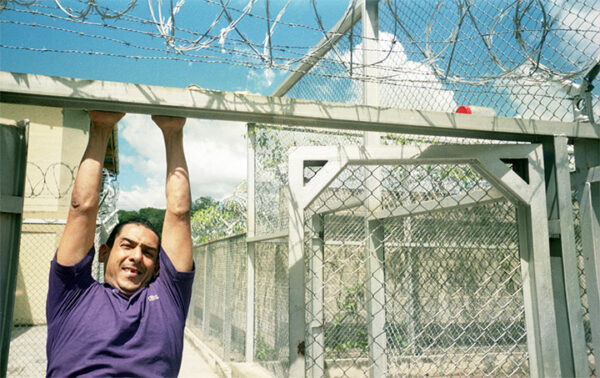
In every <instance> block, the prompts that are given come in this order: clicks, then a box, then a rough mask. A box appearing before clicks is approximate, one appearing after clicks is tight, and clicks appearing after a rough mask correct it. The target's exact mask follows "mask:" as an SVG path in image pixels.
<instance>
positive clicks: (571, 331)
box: [543, 136, 588, 377]
mask: <svg viewBox="0 0 600 378" xmlns="http://www.w3.org/2000/svg"><path fill="white" fill-rule="evenodd" d="M543 148H544V172H545V181H546V207H547V211H548V227H549V236H550V239H549V242H550V264H551V269H552V281H553V282H552V288H553V292H554V306H555V307H554V309H555V313H556V323H557V329H558V341H559V343H558V347H559V354H560V358H561V368H562V371H561V374H562V375H563V376H576V377H581V376H585V375H587V374H588V361H587V355H586V350H585V331H584V329H583V322H582V321H581V320H582V318H583V311H582V307H581V299H580V297H579V274H578V271H577V256H576V249H575V232H574V228H575V227H574V222H573V202H572V199H571V184H570V183H571V179H570V176H569V156H568V154H567V138H566V137H564V136H554V137H552V138H547V139H546V140H544V142H543Z"/></svg>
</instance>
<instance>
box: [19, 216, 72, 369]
mask: <svg viewBox="0 0 600 378" xmlns="http://www.w3.org/2000/svg"><path fill="white" fill-rule="evenodd" d="M63 230H64V225H62V224H48V223H46V224H31V223H24V224H23V226H22V229H21V246H20V251H19V270H18V274H17V289H16V292H15V308H14V314H13V329H12V332H11V342H10V353H9V357H8V371H7V375H8V376H15V377H16V376H25V377H33V376H44V375H45V374H46V334H47V328H46V295H47V293H48V274H49V272H50V261H51V260H52V257H53V256H54V252H55V251H56V248H57V247H58V242H59V240H60V237H61V235H62V232H63Z"/></svg>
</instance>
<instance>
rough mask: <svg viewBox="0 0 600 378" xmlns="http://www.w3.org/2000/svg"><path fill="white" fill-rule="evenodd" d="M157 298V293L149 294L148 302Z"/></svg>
mask: <svg viewBox="0 0 600 378" xmlns="http://www.w3.org/2000/svg"><path fill="white" fill-rule="evenodd" d="M157 299H158V295H149V296H148V302H152V301H155V300H157Z"/></svg>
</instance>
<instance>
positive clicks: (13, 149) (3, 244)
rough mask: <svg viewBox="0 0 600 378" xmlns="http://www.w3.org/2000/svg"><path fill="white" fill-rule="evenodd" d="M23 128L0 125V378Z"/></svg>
mask: <svg viewBox="0 0 600 378" xmlns="http://www.w3.org/2000/svg"><path fill="white" fill-rule="evenodd" d="M27 125H28V122H19V124H18V125H16V126H11V125H0V343H1V346H2V348H1V352H2V353H1V354H0V376H5V375H6V370H7V367H8V349H9V346H10V331H11V328H12V315H13V304H14V300H15V286H16V280H17V265H18V262H19V240H20V235H21V215H22V212H23V193H24V189H25V165H26V163H27Z"/></svg>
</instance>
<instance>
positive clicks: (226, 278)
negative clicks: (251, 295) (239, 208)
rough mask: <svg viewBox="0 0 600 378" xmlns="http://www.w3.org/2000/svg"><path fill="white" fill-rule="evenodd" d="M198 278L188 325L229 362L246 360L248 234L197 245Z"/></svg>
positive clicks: (195, 254)
mask: <svg viewBox="0 0 600 378" xmlns="http://www.w3.org/2000/svg"><path fill="white" fill-rule="evenodd" d="M194 261H195V264H196V277H195V281H194V291H193V295H192V301H191V303H190V312H189V316H188V320H187V326H188V328H189V329H190V330H191V331H192V332H193V333H194V334H195V335H196V336H198V337H200V338H202V340H203V341H204V342H205V343H207V344H208V345H209V346H210V347H211V349H213V350H214V351H215V352H216V353H217V354H219V355H220V356H221V358H223V359H224V360H225V361H229V360H234V361H242V360H243V359H244V353H245V346H246V295H247V271H246V242H245V235H236V236H233V237H229V238H225V239H220V240H216V241H213V242H209V243H205V244H202V245H200V246H196V247H195V248H194Z"/></svg>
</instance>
